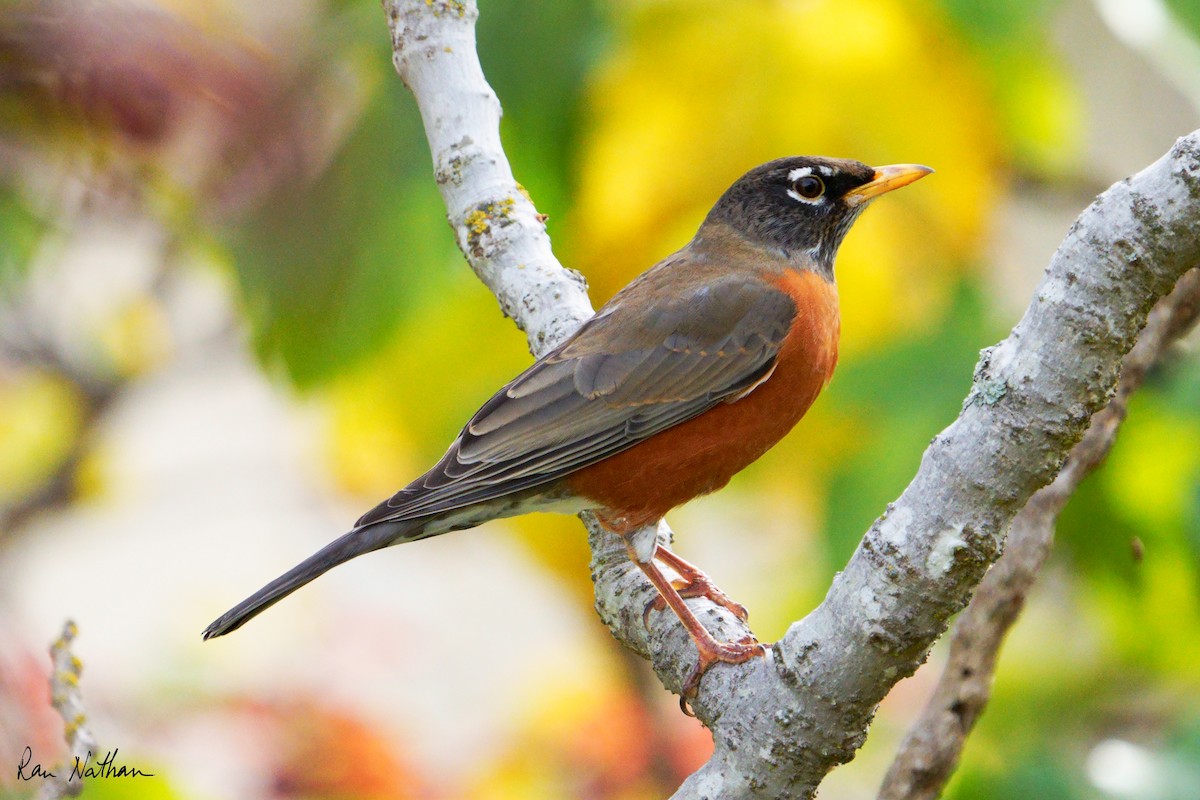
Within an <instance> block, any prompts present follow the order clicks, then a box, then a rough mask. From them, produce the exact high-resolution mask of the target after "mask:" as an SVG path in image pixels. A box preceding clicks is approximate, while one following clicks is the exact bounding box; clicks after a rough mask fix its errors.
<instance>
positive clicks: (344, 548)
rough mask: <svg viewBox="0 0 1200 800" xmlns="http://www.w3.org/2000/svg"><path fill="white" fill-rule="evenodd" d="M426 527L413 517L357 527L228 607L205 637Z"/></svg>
mask: <svg viewBox="0 0 1200 800" xmlns="http://www.w3.org/2000/svg"><path fill="white" fill-rule="evenodd" d="M422 527H423V525H421V524H420V523H416V522H414V521H410V522H403V523H401V522H386V523H380V524H376V525H370V526H367V527H365V528H355V529H354V530H352V531H350V532H349V533H347V534H345V535H344V536H342V537H340V538H338V539H336V540H334V541H333V542H331V543H330V544H328V545H326V546H325V547H323V548H321V550H319V551H318V552H316V553H315V554H313V555H312V556H310V557H309V558H307V559H305V560H304V561H302V562H301V563H300V564H298V565H296V566H295V567H293V568H292V569H290V570H288V571H287V572H285V573H284V574H283V575H280V576H279V577H278V578H276V579H275V580H273V581H271V582H270V583H268V584H267V585H266V586H264V587H263V588H261V589H259V590H258V591H257V592H255V593H254V594H252V595H250V596H249V597H247V598H246V599H245V600H243V601H242V602H240V603H238V604H237V605H236V606H234V607H233V608H231V609H229V611H226V612H225V613H224V614H222V615H221V616H220V617H219V618H218V619H217V620H215V621H214V622H213V623H212V624H211V625H209V626H208V627H207V628H205V629H204V638H205V639H206V640H208V639H212V638H215V637H217V636H224V635H225V634H227V633H229V632H230V631H235V630H237V629H238V628H240V627H242V626H243V625H245V624H246V622H248V621H249V620H250V619H252V618H254V617H256V616H258V615H259V614H261V613H262V612H263V611H266V610H267V609H268V608H270V607H271V606H273V605H275V604H276V603H278V602H279V601H280V600H282V599H283V598H285V597H287V596H288V595H289V594H291V593H292V592H294V591H296V590H297V589H299V588H300V587H301V586H303V585H305V584H306V583H308V582H309V581H312V580H314V579H315V578H318V577H320V576H321V575H324V574H325V573H326V572H328V571H329V570H331V569H333V568H334V567H336V566H337V565H338V564H343V563H345V562H347V561H349V560H350V559H352V558H355V557H357V556H361V555H363V554H364V553H370V552H371V551H373V550H379V549H381V548H384V547H387V546H388V545H390V544H395V543H397V542H398V541H410V540H413V539H419V538H421V533H422V531H421V528H422Z"/></svg>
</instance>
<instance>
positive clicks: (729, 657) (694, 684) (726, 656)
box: [627, 545, 766, 711]
mask: <svg viewBox="0 0 1200 800" xmlns="http://www.w3.org/2000/svg"><path fill="white" fill-rule="evenodd" d="M627 548H628V549H629V558H630V560H632V561H633V563H635V564H637V565H638V567H639V568H640V569H641V570H642V572H644V573H645V574H646V577H647V578H649V579H650V583H652V584H654V588H656V589H658V594H659V596H660V597H661V598H662V600H663V602H664V603H665V604H666V605H667V606H670V607H671V610H672V611H674V612H675V615H676V616H677V617H679V621H680V622H682V623H683V627H684V628H685V629H686V630H687V632H688V634H689V635H691V637H692V641H693V642H695V643H696V650H697V651H698V654H699V659H698V660H697V662H696V668H695V669H694V670H692V674H691V675H689V676H688V678H687V680H686V681H684V684H683V692H682V698H681V705H682V704H683V701H686V699H687V698H689V697H694V696H695V694H696V690H697V689H698V688H699V686H700V678H701V677H703V676H704V673H705V672H707V671H708V668H709V667H711V666H712V665H713V664H716V663H717V662H724V663H726V664H741V663H743V662H745V661H749V660H750V659H751V658H753V657H754V656H761V655H766V648H765V647H764V646H763V645H761V644H759V643H758V641H756V640H755V639H754V638H753V637H747V638H746V639H744V640H742V641H738V642H718V641H717V640H716V639H714V638H713V635H712V634H711V633H709V632H708V630H707V629H706V628H705V627H704V625H703V624H701V622H700V620H698V619H696V615H695V614H693V613H692V610H691V609H690V608H688V607H687V603H685V602H684V601H683V598H682V597H681V596H680V594H679V592H678V591H676V589H675V587H674V586H672V585H671V582H670V581H668V580H667V577H666V576H665V575H663V574H662V570H660V569H659V568H658V567H657V566H655V565H654V562H653V560H651V561H648V562H642V561H639V560H638V558H637V554H636V553H635V552H634V551H633V548H632V546H630V545H627ZM664 552H666V551H665V550H663V549H662V548H659V549H658V551H657V554H658V555H661V554H662V553H664ZM663 560H664V561H667V563H668V564H670V563H671V562H670V561H669V560H667V559H663ZM683 563H686V562H683ZM690 566H691V565H688V567H690ZM674 568H675V567H674V565H673V564H672V569H674ZM691 571H692V572H694V573H698V572H699V571H698V570H696V569H695V568H694V567H692V568H691ZM710 585H711V584H710ZM697 596H698V595H697ZM721 596H722V597H724V595H721ZM726 599H728V598H726ZM735 613H736V612H735ZM685 711H686V708H685Z"/></svg>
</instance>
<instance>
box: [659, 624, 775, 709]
mask: <svg viewBox="0 0 1200 800" xmlns="http://www.w3.org/2000/svg"><path fill="white" fill-rule="evenodd" d="M768 647H770V645H768V644H763V643H762V642H760V641H758V640H757V639H755V638H754V637H753V636H747V637H745V638H743V639H739V640H738V641H736V642H718V641H716V640H715V639H712V638H708V639H707V640H697V641H696V650H697V652H698V654H699V658H698V659H697V660H696V666H695V668H693V669H692V672H691V674H690V675H688V677H687V680H685V681H684V682H683V687H682V688H681V689H680V692H679V708H680V710H681V711H683V713H684V714H687V715H688V716H689V717H694V716H696V715H695V714H694V713H692V710H691V708H689V707H688V701H689V700H691V699H692V698H693V697H695V696H696V692H697V691H698V690H699V689H700V679H701V678H703V677H704V673H706V672H708V670H709V668H710V667H712V665H713V664H744V663H745V662H747V661H749V660H750V659H752V658H754V657H755V656H764V657H765V656H766V655H767V648H768Z"/></svg>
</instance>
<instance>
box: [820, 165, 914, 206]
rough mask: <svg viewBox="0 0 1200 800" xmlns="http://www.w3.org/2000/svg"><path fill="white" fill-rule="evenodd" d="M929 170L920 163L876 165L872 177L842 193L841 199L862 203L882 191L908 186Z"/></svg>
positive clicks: (846, 201) (854, 204)
mask: <svg viewBox="0 0 1200 800" xmlns="http://www.w3.org/2000/svg"><path fill="white" fill-rule="evenodd" d="M931 172H933V170H932V169H930V168H929V167H925V166H922V165H920V164H890V165H888V166H886V167H876V168H875V177H874V178H872V179H871V180H870V181H869V182H867V183H864V184H863V185H862V186H859V187H858V188H857V189H851V190H850V191H848V192H846V194H844V195H842V199H843V200H844V201H845V203H846V205H850V206H857V205H862V204H863V203H865V202H867V201H868V200H874V199H875V198H876V197H878V196H879V195H881V194H883V193H884V192H890V191H891V190H892V189H899V188H900V187H901V186H908V185H909V184H910V183H912V182H913V181H916V180H920V179H921V178H924V177H925V176H926V175H928V174H929V173H931Z"/></svg>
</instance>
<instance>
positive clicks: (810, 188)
mask: <svg viewBox="0 0 1200 800" xmlns="http://www.w3.org/2000/svg"><path fill="white" fill-rule="evenodd" d="M792 186H793V187H794V188H795V190H796V194H798V195H800V196H801V197H803V198H805V199H806V200H816V199H817V198H818V197H820V196H821V195H823V194H824V193H825V183H824V182H823V181H822V180H821V179H820V178H818V177H817V176H816V175H805V176H804V177H803V178H800V179H799V180H797V181H796V182H795V183H794V184H792Z"/></svg>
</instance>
